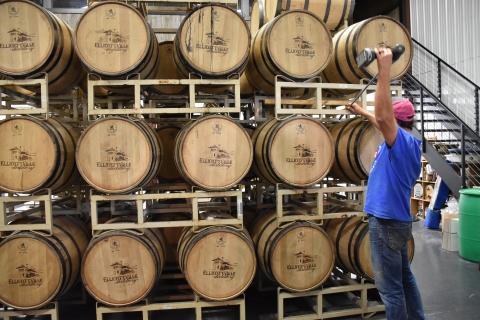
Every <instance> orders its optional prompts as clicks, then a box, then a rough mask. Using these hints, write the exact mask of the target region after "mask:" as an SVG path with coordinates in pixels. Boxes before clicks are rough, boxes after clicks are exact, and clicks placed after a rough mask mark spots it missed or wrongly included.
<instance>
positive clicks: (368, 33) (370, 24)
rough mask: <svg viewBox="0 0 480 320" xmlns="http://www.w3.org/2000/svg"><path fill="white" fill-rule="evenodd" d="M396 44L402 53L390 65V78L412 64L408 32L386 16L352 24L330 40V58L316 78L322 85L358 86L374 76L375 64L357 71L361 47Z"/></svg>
mask: <svg viewBox="0 0 480 320" xmlns="http://www.w3.org/2000/svg"><path fill="white" fill-rule="evenodd" d="M398 43H400V44H403V45H404V46H405V53H404V54H403V55H402V56H401V57H400V58H399V59H398V60H397V61H396V62H395V63H394V64H392V69H391V71H390V77H391V78H392V79H396V78H399V77H401V76H402V75H403V74H405V73H406V72H407V71H408V69H409V68H410V64H411V63H412V58H413V44H412V39H411V37H410V34H409V33H408V30H407V29H406V28H405V27H404V26H403V25H402V24H401V23H399V22H398V21H396V20H394V19H392V18H389V17H387V16H377V17H373V18H370V19H367V20H364V21H361V22H358V23H355V24H352V25H351V26H349V27H348V28H346V29H344V30H342V31H341V32H339V33H337V34H335V36H334V37H333V48H334V50H333V51H334V52H333V58H332V60H330V63H329V64H328V66H327V67H326V68H325V70H323V72H322V73H321V75H320V76H321V77H322V79H323V82H329V83H349V84H358V83H360V81H361V80H362V79H371V78H372V77H373V76H375V75H376V74H377V73H378V67H377V63H376V62H373V63H371V64H370V65H369V66H368V67H366V68H363V69H360V68H358V65H357V62H356V58H357V56H358V55H359V54H360V52H362V50H363V49H365V48H375V47H380V46H388V47H391V48H393V47H394V46H395V45H396V44H398ZM328 91H329V92H331V93H332V94H334V95H337V96H341V95H345V94H347V93H350V92H351V91H350V92H349V91H346V90H334V89H329V90H328Z"/></svg>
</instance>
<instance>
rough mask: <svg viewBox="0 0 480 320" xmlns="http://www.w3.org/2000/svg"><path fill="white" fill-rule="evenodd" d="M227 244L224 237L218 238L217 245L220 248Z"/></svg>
mask: <svg viewBox="0 0 480 320" xmlns="http://www.w3.org/2000/svg"><path fill="white" fill-rule="evenodd" d="M225 243H227V239H226V238H225V237H223V236H222V237H218V239H217V244H218V245H219V246H221V247H223V246H224V245H225Z"/></svg>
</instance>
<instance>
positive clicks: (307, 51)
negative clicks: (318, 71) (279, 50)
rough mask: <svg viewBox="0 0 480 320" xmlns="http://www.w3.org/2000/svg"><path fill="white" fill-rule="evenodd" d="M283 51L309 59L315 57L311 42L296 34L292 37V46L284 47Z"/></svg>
mask: <svg viewBox="0 0 480 320" xmlns="http://www.w3.org/2000/svg"><path fill="white" fill-rule="evenodd" d="M285 52H286V53H288V54H293V55H295V56H297V57H307V58H309V59H311V58H313V57H315V50H314V46H313V44H312V43H311V42H309V41H308V40H307V39H305V38H304V37H303V36H297V37H295V38H293V42H292V47H291V48H285Z"/></svg>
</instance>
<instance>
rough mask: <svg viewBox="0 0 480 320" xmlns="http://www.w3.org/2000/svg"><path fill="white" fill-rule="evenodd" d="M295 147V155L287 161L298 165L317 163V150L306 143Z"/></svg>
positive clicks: (311, 165)
mask: <svg viewBox="0 0 480 320" xmlns="http://www.w3.org/2000/svg"><path fill="white" fill-rule="evenodd" d="M293 148H294V149H295V156H293V157H291V158H286V162H291V163H294V164H295V165H296V166H310V167H313V166H314V165H315V164H316V163H317V158H316V156H315V153H316V151H315V150H311V149H310V147H308V146H306V145H305V144H302V145H300V144H299V145H297V146H295V147H293Z"/></svg>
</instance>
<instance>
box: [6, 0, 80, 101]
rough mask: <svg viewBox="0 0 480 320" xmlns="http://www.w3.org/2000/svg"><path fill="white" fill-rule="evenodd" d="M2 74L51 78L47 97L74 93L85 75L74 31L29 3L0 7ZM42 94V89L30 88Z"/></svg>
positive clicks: (22, 1)
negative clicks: (44, 74) (76, 48)
mask: <svg viewBox="0 0 480 320" xmlns="http://www.w3.org/2000/svg"><path fill="white" fill-rule="evenodd" d="M0 30H2V32H1V33H0V73H4V74H6V75H8V76H10V77H12V78H15V79H25V78H28V77H31V76H33V75H36V74H38V73H41V72H45V73H47V74H48V93H49V94H60V93H65V92H68V91H70V90H71V89H73V88H74V87H75V86H76V85H77V84H78V83H79V82H80V80H81V78H82V76H83V75H84V72H85V71H84V70H83V68H82V64H81V63H80V60H79V59H78V56H77V54H76V53H75V50H74V47H73V36H72V34H73V30H72V29H71V28H70V27H69V26H68V25H67V24H66V23H65V22H64V21H63V20H61V19H60V18H58V17H57V16H55V15H54V14H53V13H51V12H49V11H47V10H45V9H43V8H42V7H40V6H38V5H36V4H35V3H33V2H31V1H27V0H15V1H13V0H6V1H2V2H1V3H0ZM27 89H28V90H30V91H34V92H37V93H40V86H28V87H27Z"/></svg>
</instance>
